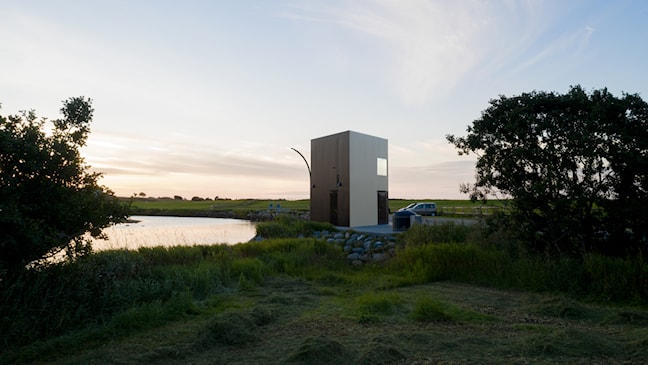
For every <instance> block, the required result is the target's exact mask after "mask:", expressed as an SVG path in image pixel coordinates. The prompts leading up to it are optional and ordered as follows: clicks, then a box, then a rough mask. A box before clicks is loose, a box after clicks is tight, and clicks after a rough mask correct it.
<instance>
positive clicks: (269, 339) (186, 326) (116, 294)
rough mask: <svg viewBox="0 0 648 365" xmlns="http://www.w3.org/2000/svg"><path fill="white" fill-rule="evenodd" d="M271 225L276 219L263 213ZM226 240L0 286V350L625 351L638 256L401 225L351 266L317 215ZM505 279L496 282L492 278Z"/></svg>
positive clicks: (184, 357)
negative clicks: (382, 252) (531, 248)
mask: <svg viewBox="0 0 648 365" xmlns="http://www.w3.org/2000/svg"><path fill="white" fill-rule="evenodd" d="M274 224H278V227H277V226H274ZM264 226H265V227H272V228H271V229H269V231H272V232H273V233H272V234H269V235H268V236H269V237H272V236H273V234H274V235H275V237H279V238H271V239H267V240H264V241H259V242H249V243H242V244H238V245H233V246H226V245H214V246H194V247H186V246H185V247H170V248H164V247H156V248H142V249H139V250H137V251H104V252H98V253H95V254H93V255H91V256H89V257H85V258H83V259H80V260H78V261H76V262H72V263H60V264H54V265H51V266H49V267H46V268H42V269H40V270H34V271H30V272H26V273H25V274H24V275H23V276H22V277H20V278H17V279H16V280H14V281H12V282H11V283H2V295H1V296H0V310H1V311H0V313H1V315H0V341H1V342H0V346H2V348H3V351H2V354H0V363H32V362H57V363H98V364H103V363H105V364H108V363H178V362H181V363H182V362H187V363H196V364H202V363H204V364H207V363H241V364H244V363H250V364H252V363H273V364H295V363H323V364H325V363H336V364H363V363H365V364H380V363H398V362H402V363H417V362H418V363H435V362H445V363H501V362H502V360H503V359H504V362H520V363H524V362H536V363H579V362H580V363H589V362H602V363H614V362H616V360H619V362H625V363H633V361H640V360H642V359H645V358H647V357H648V331H646V326H647V325H648V308H647V307H646V304H647V303H648V287H647V283H646V281H647V280H648V267H647V266H648V265H647V264H646V262H645V261H644V260H643V259H642V258H641V257H635V258H628V259H625V260H623V259H611V258H606V257H602V256H598V255H586V256H584V257H583V258H582V259H580V260H577V259H572V258H564V257H538V256H531V255H527V254H521V253H520V252H519V251H518V250H515V251H512V250H508V249H507V248H506V246H501V245H497V244H492V243H489V242H488V240H484V239H482V238H481V237H482V233H483V232H481V230H482V228H480V227H479V226H474V227H472V228H470V227H468V228H467V227H463V226H453V225H438V226H429V227H418V226H414V227H412V229H410V230H409V231H408V232H406V233H404V234H402V235H401V236H400V238H399V241H398V243H399V246H398V247H397V249H396V256H395V257H393V258H392V259H391V260H390V261H388V262H386V263H381V264H376V265H365V266H363V267H360V268H358V267H351V266H350V265H348V264H347V263H346V259H345V255H344V254H343V253H342V251H341V249H340V248H339V247H337V246H335V245H332V244H329V243H327V242H325V241H323V240H317V239H312V238H304V239H299V238H294V237H293V238H281V237H284V236H286V235H295V234H300V233H305V232H306V231H308V230H314V229H321V228H327V227H324V226H321V225H319V224H314V223H305V222H304V223H298V222H296V221H293V220H286V221H278V222H268V223H263V224H261V225H260V227H261V228H260V229H261V230H263V229H266V228H264ZM502 290H509V291H502Z"/></svg>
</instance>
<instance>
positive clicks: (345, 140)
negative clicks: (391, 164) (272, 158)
mask: <svg viewBox="0 0 648 365" xmlns="http://www.w3.org/2000/svg"><path fill="white" fill-rule="evenodd" d="M387 161H388V159H387V140H386V139H384V138H379V137H373V136H370V135H366V134H362V133H358V132H353V131H346V132H341V133H337V134H333V135H329V136H325V137H320V138H316V139H313V140H311V171H312V172H311V189H310V215H311V219H312V220H314V221H319V222H330V223H331V224H333V225H336V226H342V227H360V226H369V225H379V224H388V223H389V200H388V162H387Z"/></svg>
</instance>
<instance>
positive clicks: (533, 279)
mask: <svg viewBox="0 0 648 365" xmlns="http://www.w3.org/2000/svg"><path fill="white" fill-rule="evenodd" d="M470 229H474V230H480V229H481V228H480V227H473V228H470ZM479 234H480V232H469V231H467V228H466V227H463V226H454V225H440V226H422V227H417V226H414V227H412V229H410V230H409V231H408V232H406V233H405V234H404V235H403V237H402V238H401V242H403V243H404V244H405V247H404V248H403V249H402V250H400V251H399V252H398V255H397V257H396V258H395V259H394V260H392V262H391V264H390V265H391V268H392V269H393V270H397V271H399V272H401V273H403V275H404V276H406V277H407V278H408V279H410V280H411V281H412V282H418V283H424V282H431V281H442V280H449V281H455V282H463V283H470V284H478V285H487V286H493V287H498V288H513V289H519V290H529V291H538V292H556V293H566V294H568V295H572V296H575V297H578V298H585V299H589V300H593V301H597V302H625V303H636V304H646V303H648V263H647V262H646V261H645V260H644V259H643V257H641V256H638V257H629V258H625V259H620V258H612V257H607V256H602V255H599V254H593V253H590V254H587V255H584V256H583V257H582V258H573V257H566V256H542V255H532V254H530V253H528V252H526V251H525V250H524V249H522V248H519V247H513V246H511V245H510V244H507V245H505V246H503V245H500V244H498V243H497V242H494V243H492V244H487V245H485V244H484V243H483V242H481V243H480V244H477V243H467V242H466V241H471V240H472V239H474V237H477V236H479ZM462 237H465V239H464V241H463V242H462V241H461V240H460V238H462Z"/></svg>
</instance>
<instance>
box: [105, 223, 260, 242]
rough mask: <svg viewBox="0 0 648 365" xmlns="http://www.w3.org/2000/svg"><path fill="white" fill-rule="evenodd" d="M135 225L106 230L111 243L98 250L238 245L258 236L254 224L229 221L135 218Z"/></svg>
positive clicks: (124, 224) (121, 225)
mask: <svg viewBox="0 0 648 365" xmlns="http://www.w3.org/2000/svg"><path fill="white" fill-rule="evenodd" d="M130 218H131V219H132V220H133V221H136V222H135V223H123V224H118V225H115V226H112V227H108V228H106V229H104V233H105V234H106V235H107V236H108V239H107V240H95V241H94V243H93V248H94V249H95V250H111V249H130V250H134V249H137V248H139V247H154V246H192V245H210V244H218V243H225V244H236V243H240V242H247V241H249V240H250V239H252V238H253V237H254V236H255V235H256V225H255V224H254V223H253V222H250V221H246V220H241V219H229V218H196V217H159V216H132V217H130Z"/></svg>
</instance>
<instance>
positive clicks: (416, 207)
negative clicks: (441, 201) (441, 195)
mask: <svg viewBox="0 0 648 365" xmlns="http://www.w3.org/2000/svg"><path fill="white" fill-rule="evenodd" d="M404 209H406V210H409V211H410V212H414V213H416V214H418V215H431V216H435V215H437V208H436V203H432V202H423V203H412V204H410V205H408V206H407V207H405V208H404Z"/></svg>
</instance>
